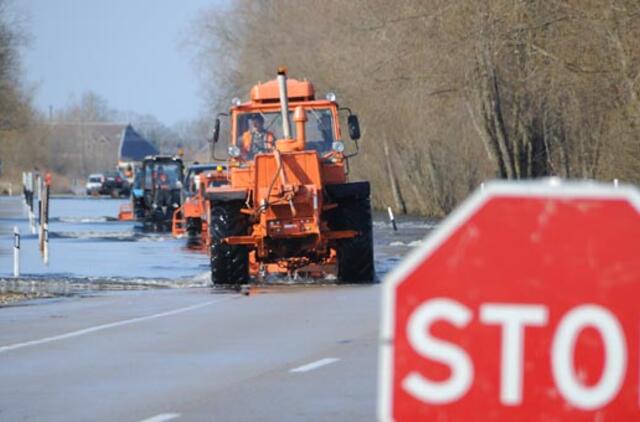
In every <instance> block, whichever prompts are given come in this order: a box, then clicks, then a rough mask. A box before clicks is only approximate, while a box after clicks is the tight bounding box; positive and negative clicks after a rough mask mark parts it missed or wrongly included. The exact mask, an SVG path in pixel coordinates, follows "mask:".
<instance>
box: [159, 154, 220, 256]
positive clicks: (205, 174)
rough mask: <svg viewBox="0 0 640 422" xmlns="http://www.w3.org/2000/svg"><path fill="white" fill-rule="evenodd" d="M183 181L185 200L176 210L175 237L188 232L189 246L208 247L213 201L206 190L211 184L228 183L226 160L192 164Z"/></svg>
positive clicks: (173, 223) (213, 185)
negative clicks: (206, 194) (209, 222)
mask: <svg viewBox="0 0 640 422" xmlns="http://www.w3.org/2000/svg"><path fill="white" fill-rule="evenodd" d="M184 180H185V183H184V188H183V196H184V200H183V204H182V206H180V208H178V209H177V210H175V212H174V213H173V222H172V229H171V231H172V234H173V236H174V237H182V236H185V235H186V236H187V246H188V247H190V248H197V247H202V248H208V247H209V245H210V237H209V224H208V220H209V215H210V210H209V206H210V203H209V202H208V201H207V199H206V196H205V192H206V189H207V188H209V187H215V186H221V185H224V184H226V183H227V182H228V177H227V166H226V163H223V162H218V163H206V164H198V163H195V164H192V165H191V166H189V167H188V168H187V172H186V174H185V178H184Z"/></svg>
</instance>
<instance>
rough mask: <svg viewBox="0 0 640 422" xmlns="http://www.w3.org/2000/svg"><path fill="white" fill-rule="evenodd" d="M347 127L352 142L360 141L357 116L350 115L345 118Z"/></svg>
mask: <svg viewBox="0 0 640 422" xmlns="http://www.w3.org/2000/svg"><path fill="white" fill-rule="evenodd" d="M347 126H349V137H350V138H351V139H353V140H354V141H357V140H358V139H360V123H359V122H358V116H356V115H355V114H350V115H349V117H347Z"/></svg>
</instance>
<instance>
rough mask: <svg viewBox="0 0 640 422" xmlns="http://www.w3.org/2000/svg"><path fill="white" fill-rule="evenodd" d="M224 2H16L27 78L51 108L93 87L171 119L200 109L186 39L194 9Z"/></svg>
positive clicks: (38, 99) (39, 103)
mask: <svg viewBox="0 0 640 422" xmlns="http://www.w3.org/2000/svg"><path fill="white" fill-rule="evenodd" d="M225 3H226V1H225V0H14V3H13V4H14V7H15V8H16V9H17V13H18V14H19V16H20V17H21V18H22V19H23V20H24V22H25V23H24V27H25V30H26V32H27V33H28V34H29V36H30V42H29V44H28V45H27V46H26V47H25V48H24V50H23V52H22V64H23V68H24V71H25V77H24V79H25V82H26V83H27V84H28V85H29V86H34V87H35V94H34V102H35V105H36V107H37V108H38V109H40V110H42V111H43V112H48V110H49V106H50V105H52V106H53V108H54V110H55V109H60V108H63V107H65V106H66V105H68V104H69V103H70V101H72V100H73V99H74V98H75V99H78V98H79V97H80V96H81V95H82V93H83V92H86V91H88V90H91V91H94V92H95V93H97V94H99V95H100V96H102V97H104V98H105V99H106V100H107V102H108V104H109V106H110V107H111V108H114V109H117V110H120V111H133V112H135V113H139V114H152V115H154V116H156V117H157V118H158V119H159V120H160V121H161V122H163V123H165V124H167V125H171V124H174V123H176V122H178V121H183V120H190V119H195V118H196V117H198V115H199V114H200V113H201V112H202V110H203V109H204V102H203V99H202V96H201V95H200V92H199V91H200V89H199V88H200V80H199V79H198V71H197V69H196V66H195V64H194V61H193V57H194V54H195V51H194V49H193V48H191V47H188V46H187V45H186V42H185V41H186V40H187V37H188V35H189V34H190V27H191V26H192V24H193V21H194V19H196V17H197V16H198V12H199V11H201V10H204V9H208V8H210V7H214V6H220V5H223V4H225Z"/></svg>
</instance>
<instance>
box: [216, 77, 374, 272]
mask: <svg viewBox="0 0 640 422" xmlns="http://www.w3.org/2000/svg"><path fill="white" fill-rule="evenodd" d="M341 112H346V113H348V116H347V125H348V129H349V136H350V138H351V139H352V140H353V142H354V146H353V147H351V148H350V149H351V150H353V152H352V153H350V154H348V153H346V152H345V145H344V143H343V141H342V139H343V138H342V133H341V130H340V113H341ZM220 116H226V117H228V118H229V120H230V135H231V139H230V144H229V147H228V155H229V159H228V178H229V180H228V184H226V185H222V186H216V187H209V188H207V189H206V197H207V201H208V202H209V203H210V206H209V210H210V215H209V236H210V244H211V245H210V259H211V280H212V282H213V284H214V285H215V284H228V285H237V284H242V283H246V282H247V281H248V280H249V278H250V276H251V275H257V276H264V275H265V274H267V273H285V274H289V276H298V275H302V276H314V277H315V276H326V275H329V274H334V275H335V276H336V277H337V280H338V282H342V283H367V282H372V281H373V280H374V277H375V270H374V257H373V235H372V217H371V206H370V187H369V182H367V181H357V182H349V181H348V180H347V176H348V172H349V165H348V163H349V158H351V157H353V156H354V155H356V154H357V152H358V140H359V138H360V127H359V123H358V118H357V116H356V115H354V114H352V113H351V110H349V109H348V108H341V107H339V106H338V104H337V103H336V101H335V95H334V94H331V93H330V94H327V97H326V99H316V97H315V90H314V87H313V84H312V83H311V82H309V81H307V80H295V79H288V78H287V75H286V70H285V69H279V71H278V76H277V79H275V80H272V81H269V82H266V83H261V84H258V85H255V86H254V87H253V88H252V89H251V93H250V99H249V101H247V102H244V103H243V102H241V101H240V100H234V105H233V106H232V107H231V109H230V112H229V113H228V114H226V113H224V114H223V113H221V114H219V115H218V117H217V118H216V120H215V127H214V133H213V142H214V143H216V142H218V138H219V133H220ZM292 121H293V124H291V122H292Z"/></svg>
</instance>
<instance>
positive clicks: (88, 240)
mask: <svg viewBox="0 0 640 422" xmlns="http://www.w3.org/2000/svg"><path fill="white" fill-rule="evenodd" d="M126 202H127V201H126V200H114V199H107V198H90V197H64V198H62V197H61V198H52V200H51V204H50V224H49V225H50V227H49V232H50V236H49V238H50V242H49V245H50V248H49V250H50V253H49V256H50V257H49V263H48V265H45V264H44V262H43V259H42V256H41V254H40V251H39V249H38V235H37V234H32V233H31V229H30V226H29V221H28V218H27V215H28V214H27V210H26V207H25V206H24V204H23V202H22V199H21V198H19V197H6V196H3V197H0V282H3V283H4V288H5V289H6V288H7V286H8V285H9V287H11V286H10V284H9V283H11V277H12V275H13V248H12V246H13V227H14V226H17V227H19V229H20V232H21V234H22V242H21V243H22V244H21V255H20V260H21V280H22V281H23V282H24V281H25V280H26V281H28V283H29V286H30V288H31V289H34V288H37V289H45V290H49V291H52V292H54V293H55V292H57V290H59V291H60V292H63V293H64V292H67V291H68V290H69V288H70V287H69V285H70V284H72V285H73V286H75V287H78V286H80V285H84V288H85V289H86V288H88V289H91V288H127V287H134V286H147V287H148V286H161V287H192V286H206V285H208V283H209V273H208V270H209V259H208V256H207V255H206V254H205V253H202V252H198V251H193V250H189V249H187V248H186V247H185V244H186V241H185V239H174V238H173V237H172V236H171V234H170V233H144V232H143V231H142V230H141V227H140V226H139V224H138V223H135V222H121V221H117V215H118V209H119V207H120V205H121V204H123V203H126ZM385 216H386V215H385V214H376V216H375V218H374V239H375V240H374V241H375V253H376V271H377V277H378V279H379V280H380V281H381V280H383V279H384V276H385V275H386V274H387V273H388V272H389V271H390V270H392V269H393V268H394V267H395V266H397V265H398V263H399V262H400V261H401V260H402V258H403V256H405V255H406V254H407V252H409V251H410V250H411V248H413V247H415V246H416V245H418V244H419V243H420V242H421V240H422V239H423V238H424V237H425V236H426V234H427V233H428V232H429V231H430V230H431V229H432V228H433V227H434V226H435V222H433V221H425V220H424V219H420V218H415V217H405V218H401V219H399V222H398V231H397V232H394V231H393V230H392V228H391V225H390V224H389V223H388V222H387V221H386V220H385V218H384V217H385ZM16 286H18V283H16V284H15V285H14V288H16ZM0 287H2V286H0Z"/></svg>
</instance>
